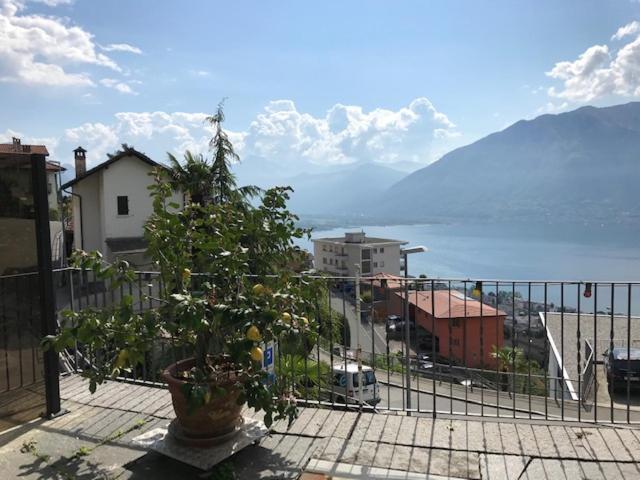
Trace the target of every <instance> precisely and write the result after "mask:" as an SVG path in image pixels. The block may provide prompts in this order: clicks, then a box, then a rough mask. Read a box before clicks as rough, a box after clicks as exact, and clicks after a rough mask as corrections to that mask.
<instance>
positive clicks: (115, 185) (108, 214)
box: [100, 156, 182, 240]
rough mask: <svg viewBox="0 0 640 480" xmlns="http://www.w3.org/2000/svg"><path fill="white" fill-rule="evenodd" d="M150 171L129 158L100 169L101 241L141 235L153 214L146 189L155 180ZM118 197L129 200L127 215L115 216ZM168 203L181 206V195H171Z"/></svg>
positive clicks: (137, 160)
mask: <svg viewBox="0 0 640 480" xmlns="http://www.w3.org/2000/svg"><path fill="white" fill-rule="evenodd" d="M153 168H154V167H152V166H151V165H149V164H147V163H145V162H143V161H142V160H140V159H138V158H137V157H134V156H130V157H124V158H122V159H120V160H118V161H117V162H115V163H113V164H111V165H109V166H108V167H106V168H104V169H103V170H101V173H100V175H101V177H102V181H101V183H102V199H101V200H102V205H101V206H102V224H103V237H104V240H106V239H107V238H126V237H142V236H144V225H145V223H146V221H147V219H148V218H149V216H150V215H151V214H152V213H153V200H152V198H151V196H150V192H149V190H148V189H147V187H148V186H149V185H151V184H152V183H153V181H154V180H153V177H152V176H150V175H149V173H150V172H151V171H152V170H153ZM118 196H127V197H129V214H128V215H118ZM171 201H172V202H175V203H178V204H179V205H182V194H178V193H176V194H174V195H173V197H172V199H171Z"/></svg>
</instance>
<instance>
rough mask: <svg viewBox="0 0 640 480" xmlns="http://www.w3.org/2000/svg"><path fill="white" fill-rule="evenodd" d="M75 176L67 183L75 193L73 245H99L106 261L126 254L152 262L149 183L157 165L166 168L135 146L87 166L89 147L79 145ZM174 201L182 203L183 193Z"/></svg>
mask: <svg viewBox="0 0 640 480" xmlns="http://www.w3.org/2000/svg"><path fill="white" fill-rule="evenodd" d="M74 154H75V166H76V178H75V179H73V180H71V181H70V182H67V183H65V184H64V185H62V189H63V190H68V189H69V188H71V192H70V193H71V195H72V196H73V230H74V248H76V249H82V250H85V251H93V250H99V251H100V252H101V253H102V254H103V256H104V258H105V260H107V261H113V260H114V259H116V258H122V259H125V260H127V261H129V262H131V263H132V264H133V265H135V266H138V267H144V266H147V265H148V260H147V259H146V258H145V255H144V252H145V251H146V246H147V245H146V241H145V239H144V224H145V222H146V221H147V219H148V218H149V216H150V215H151V213H152V212H153V201H152V199H151V197H150V195H149V190H148V189H147V187H148V186H149V185H150V184H151V183H152V182H153V178H152V177H151V176H150V175H149V174H150V173H151V171H152V170H153V169H155V168H166V167H165V166H164V165H162V164H160V163H157V162H155V161H153V160H151V159H150V158H149V157H147V156H146V155H145V154H144V153H141V152H139V151H137V150H135V149H134V148H124V149H123V150H122V151H120V152H118V153H117V154H116V155H113V156H112V157H110V158H109V159H108V160H107V161H106V162H103V163H101V164H100V165H97V166H95V167H93V168H91V169H90V170H87V169H86V150H84V149H83V148H82V147H78V148H76V149H75V150H74ZM172 201H173V202H175V203H178V204H179V205H183V198H182V194H181V193H175V194H174V198H173V199H172Z"/></svg>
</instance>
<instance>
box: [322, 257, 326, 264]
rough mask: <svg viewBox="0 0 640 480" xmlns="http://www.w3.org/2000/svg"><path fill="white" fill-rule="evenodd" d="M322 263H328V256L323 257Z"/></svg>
mask: <svg viewBox="0 0 640 480" xmlns="http://www.w3.org/2000/svg"><path fill="white" fill-rule="evenodd" d="M322 263H324V264H325V265H326V264H327V258H326V257H322Z"/></svg>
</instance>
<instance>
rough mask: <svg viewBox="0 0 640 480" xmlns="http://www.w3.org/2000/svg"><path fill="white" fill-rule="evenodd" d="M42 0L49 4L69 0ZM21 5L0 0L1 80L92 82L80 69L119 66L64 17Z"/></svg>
mask: <svg viewBox="0 0 640 480" xmlns="http://www.w3.org/2000/svg"><path fill="white" fill-rule="evenodd" d="M43 1H44V3H46V4H47V5H51V6H56V5H60V4H63V3H69V2H66V1H61V0H43ZM25 8H26V7H25V1H24V0H0V81H3V82H17V83H21V84H23V85H29V86H34V85H44V86H61V87H71V86H95V82H94V81H93V80H92V78H91V75H90V74H89V73H87V72H86V71H84V70H79V69H82V68H86V67H93V66H98V67H104V68H108V69H110V70H113V71H115V72H121V71H122V69H121V68H120V66H119V65H118V64H117V63H116V62H115V61H114V60H112V59H111V58H110V57H108V56H107V55H105V54H104V53H100V52H99V51H98V48H97V44H96V43H95V42H94V40H93V35H92V34H91V33H90V32H88V31H86V30H84V29H83V28H82V27H80V26H77V25H73V24H72V23H71V22H70V21H69V20H68V19H63V18H59V17H52V16H43V15H37V14H28V13H26V12H25V11H24V10H25ZM120 45H124V44H120ZM132 48H135V47H132Z"/></svg>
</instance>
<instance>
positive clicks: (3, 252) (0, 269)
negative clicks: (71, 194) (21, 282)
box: [0, 218, 62, 275]
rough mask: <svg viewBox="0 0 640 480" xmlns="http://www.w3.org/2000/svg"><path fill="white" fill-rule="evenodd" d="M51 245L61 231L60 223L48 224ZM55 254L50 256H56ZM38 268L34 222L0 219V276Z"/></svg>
mask: <svg viewBox="0 0 640 480" xmlns="http://www.w3.org/2000/svg"><path fill="white" fill-rule="evenodd" d="M49 230H50V232H51V243H52V250H53V246H54V245H53V243H54V240H55V238H56V235H57V234H58V233H60V231H61V230H62V223H61V222H49ZM56 253H57V252H53V251H52V254H53V256H54V259H55V256H56ZM37 266H38V254H37V250H36V231H35V220H33V219H25V218H0V275H4V274H9V273H12V272H13V271H16V270H23V269H31V268H33V269H34V270H35V269H36V267H37Z"/></svg>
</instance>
